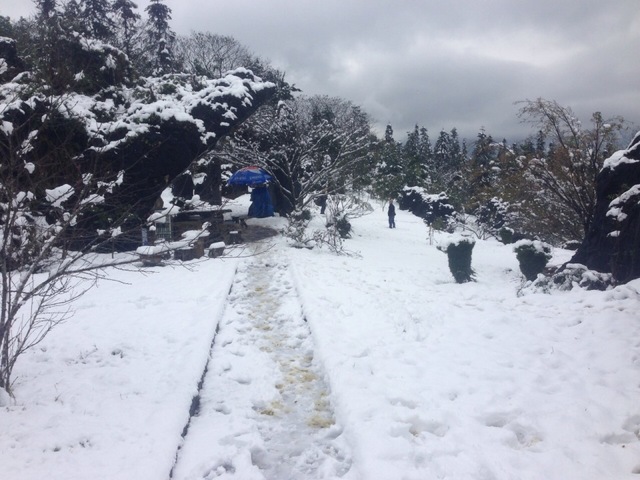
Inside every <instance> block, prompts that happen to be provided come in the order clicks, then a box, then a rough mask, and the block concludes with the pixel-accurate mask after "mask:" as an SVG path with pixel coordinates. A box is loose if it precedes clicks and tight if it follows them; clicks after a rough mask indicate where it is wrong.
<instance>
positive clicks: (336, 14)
mask: <svg viewBox="0 0 640 480" xmlns="http://www.w3.org/2000/svg"><path fill="white" fill-rule="evenodd" d="M137 3H138V5H139V7H140V10H143V9H144V7H145V6H146V5H147V4H148V0H138V1H137ZM165 3H166V4H167V5H168V6H169V7H170V8H171V9H172V15H173V20H172V23H171V25H172V28H173V29H174V30H175V31H176V32H177V33H179V34H188V33H189V32H190V31H192V30H194V31H208V32H212V33H219V34H224V35H231V36H233V37H235V38H236V39H237V40H239V41H240V42H241V43H242V44H244V45H246V46H247V47H248V48H249V49H250V50H251V51H252V52H253V53H254V54H256V55H258V56H261V57H263V58H265V59H268V60H269V61H270V62H271V63H272V64H274V65H275V66H277V67H279V68H281V69H283V70H284V71H285V72H287V80H288V81H289V82H292V83H294V84H295V85H296V86H298V87H299V88H301V89H302V90H303V92H304V93H306V94H326V95H330V96H338V97H342V98H345V99H348V100H351V101H352V102H353V103H356V104H358V105H360V106H362V107H363V108H364V110H365V111H367V112H368V113H369V114H370V115H371V117H372V118H373V119H374V121H375V122H376V123H377V124H378V125H379V126H380V128H382V129H383V128H384V125H386V124H387V123H389V122H390V123H391V124H392V126H393V128H394V131H395V132H396V138H397V139H401V138H402V137H403V136H404V134H405V133H406V132H407V131H408V130H411V129H413V126H414V125H415V124H419V125H420V126H425V127H427V128H428V129H429V132H430V135H431V137H432V140H434V139H435V138H436V137H437V135H438V133H439V132H440V130H441V129H443V128H444V129H445V130H447V131H448V130H450V129H451V128H453V127H456V128H457V129H458V131H459V133H460V135H461V137H463V138H467V139H468V140H469V141H473V140H474V139H475V137H476V135H477V133H478V131H479V130H480V128H481V127H484V128H485V129H486V131H487V133H489V134H491V135H493V136H494V137H495V138H496V139H499V140H501V139H502V138H503V137H506V138H507V140H508V141H509V142H513V141H516V140H520V139H521V138H523V137H525V136H526V135H528V134H529V133H532V129H531V127H529V126H526V125H523V124H521V123H520V121H519V119H518V118H517V115H516V113H517V110H518V106H517V105H514V102H516V101H518V100H524V99H535V98H538V97H543V98H546V99H553V100H557V101H558V102H559V103H560V104H562V105H564V106H569V107H571V108H572V109H573V110H574V112H576V113H577V114H578V116H579V117H580V118H581V119H582V120H583V121H584V122H588V120H589V118H590V115H591V113H592V112H594V111H601V112H602V113H603V115H605V116H612V115H622V116H624V117H625V118H626V119H627V120H629V121H631V122H633V123H634V124H635V125H636V126H638V125H640V60H639V54H640V1H638V0H609V1H603V0H598V1H595V0H517V1H514V0H484V1H483V0H464V1H463V0H459V1H456V0H448V1H444V0H442V1H436V0H165ZM33 11H34V7H33V4H32V2H30V1H29V0H0V14H2V15H9V16H10V17H12V18H14V19H15V18H17V17H19V16H20V15H29V14H30V13H32V12H33Z"/></svg>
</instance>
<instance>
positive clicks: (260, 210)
mask: <svg viewBox="0 0 640 480" xmlns="http://www.w3.org/2000/svg"><path fill="white" fill-rule="evenodd" d="M249 216H250V217H256V218H264V217H273V204H272V203H271V196H270V195H269V190H267V187H266V186H260V187H256V188H254V189H253V190H252V191H251V205H250V206H249Z"/></svg>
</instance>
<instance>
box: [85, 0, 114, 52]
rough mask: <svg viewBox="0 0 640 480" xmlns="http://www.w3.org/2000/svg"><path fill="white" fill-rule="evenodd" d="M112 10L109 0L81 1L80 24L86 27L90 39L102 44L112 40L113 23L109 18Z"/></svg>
mask: <svg viewBox="0 0 640 480" xmlns="http://www.w3.org/2000/svg"><path fill="white" fill-rule="evenodd" d="M112 8H113V7H112V5H111V1H110V0H81V3H80V15H81V18H82V24H83V25H86V29H87V34H88V35H89V36H90V37H91V38H94V39H96V40H101V41H104V42H108V41H110V40H112V39H113V35H114V31H115V23H114V21H113V19H112V16H111V14H112Z"/></svg>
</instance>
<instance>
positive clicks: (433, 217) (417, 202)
mask: <svg viewBox="0 0 640 480" xmlns="http://www.w3.org/2000/svg"><path fill="white" fill-rule="evenodd" d="M398 206H399V207H400V209H401V210H408V211H410V212H411V213H413V214H414V215H415V216H417V217H420V218H422V219H423V220H424V221H425V223H426V224H427V225H429V226H432V225H434V224H437V223H439V224H441V225H443V226H444V225H446V224H447V223H448V220H449V218H451V217H452V216H453V215H454V214H455V208H454V206H453V205H451V203H450V200H449V196H448V195H447V194H446V193H444V192H442V193H438V194H429V193H427V191H426V190H425V189H424V188H421V187H405V188H404V190H403V191H402V193H401V194H400V198H399V200H398Z"/></svg>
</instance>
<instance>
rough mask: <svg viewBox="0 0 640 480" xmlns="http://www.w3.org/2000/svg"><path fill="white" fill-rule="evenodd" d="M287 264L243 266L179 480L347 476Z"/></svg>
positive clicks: (344, 451) (266, 261)
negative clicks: (197, 479) (198, 479)
mask: <svg viewBox="0 0 640 480" xmlns="http://www.w3.org/2000/svg"><path fill="white" fill-rule="evenodd" d="M313 350H314V346H313V341H312V339H311V334H310V330H309V327H308V325H307V324H306V321H305V319H304V317H303V314H302V305H301V303H300V299H299V297H298V295H297V293H296V290H295V287H294V285H293V281H292V278H291V273H290V272H289V267H288V265H287V264H286V263H285V262H284V261H283V260H281V259H279V258H278V256H277V252H273V251H272V252H269V253H267V254H263V255H259V256H256V257H251V258H249V259H246V260H244V261H242V262H241V264H240V265H239V267H238V271H237V274H236V278H235V280H234V284H233V287H232V289H231V292H230V295H229V299H228V304H227V305H226V308H225V314H224V316H223V318H222V321H221V322H220V325H219V331H218V335H217V337H216V342H215V344H214V347H213V349H212V352H211V361H210V364H209V370H208V372H207V374H206V378H205V381H204V384H203V388H202V391H201V392H200V411H199V412H198V415H197V416H196V417H194V418H193V419H192V422H191V424H190V428H189V433H188V435H187V436H186V438H185V441H184V444H183V446H182V448H181V450H180V453H179V459H178V462H177V464H176V467H175V469H174V476H173V478H175V479H192V478H193V479H196V478H206V479H214V478H229V479H230V478H236V479H242V480H251V479H256V480H257V479H267V480H271V479H274V480H275V479H277V480H294V479H301V480H302V479H304V480H311V479H329V478H332V479H333V478H341V477H345V476H349V475H348V473H349V471H350V469H351V459H350V455H349V449H348V445H347V444H346V443H345V440H344V438H343V437H342V430H341V428H340V427H339V426H338V425H336V423H335V419H334V416H333V412H332V409H331V406H330V401H329V391H328V387H327V385H326V383H325V381H324V379H323V372H322V370H321V368H320V367H319V366H318V365H317V363H316V362H314V351H313Z"/></svg>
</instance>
